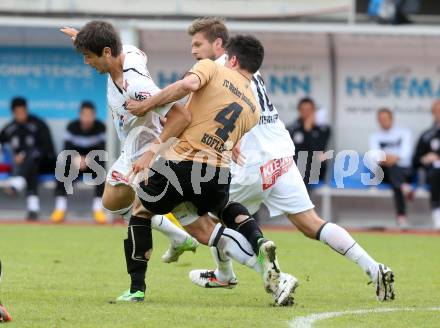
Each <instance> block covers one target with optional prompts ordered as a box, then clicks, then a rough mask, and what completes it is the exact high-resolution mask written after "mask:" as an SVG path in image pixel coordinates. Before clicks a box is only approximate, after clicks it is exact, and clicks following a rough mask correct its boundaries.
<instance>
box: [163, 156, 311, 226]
mask: <svg viewBox="0 0 440 328" xmlns="http://www.w3.org/2000/svg"><path fill="white" fill-rule="evenodd" d="M231 173H232V181H231V186H230V188H229V200H231V201H235V202H239V203H241V204H242V205H243V206H244V207H246V208H247V209H248V211H249V213H251V214H254V213H255V212H257V211H258V209H259V208H260V205H261V203H264V204H265V205H266V206H267V208H268V209H269V213H270V216H271V217H273V216H277V215H282V214H286V215H287V214H296V213H300V212H304V211H307V210H310V209H312V208H314V207H315V206H314V205H313V203H312V201H311V200H310V197H309V194H308V192H307V189H306V186H305V185H304V181H303V178H302V177H301V174H300V173H299V170H298V168H297V166H296V164H295V162H294V161H293V158H292V157H287V158H283V159H276V160H271V161H269V162H267V163H263V164H262V163H259V164H256V165H253V166H247V167H239V166H234V167H233V169H232V172H231ZM172 213H173V214H174V216H175V217H176V218H177V219H178V220H179V221H180V223H181V224H182V225H183V226H185V225H188V224H191V223H193V222H194V221H196V220H197V218H198V215H197V211H196V210H195V207H194V206H193V205H192V204H188V203H184V204H182V205H181V206H178V207H177V208H176V209H174V210H173V212H172Z"/></svg>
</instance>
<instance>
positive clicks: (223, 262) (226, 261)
mask: <svg viewBox="0 0 440 328" xmlns="http://www.w3.org/2000/svg"><path fill="white" fill-rule="evenodd" d="M210 249H211V254H212V257H213V258H214V261H215V263H216V264H217V269H215V271H214V273H215V276H216V277H217V279H218V280H219V281H221V282H228V281H229V280H231V279H232V278H235V273H234V269H233V268H232V261H231V258H230V257H229V256H227V255H226V254H224V253H223V252H222V251H221V250H219V249H218V248H217V247H210Z"/></svg>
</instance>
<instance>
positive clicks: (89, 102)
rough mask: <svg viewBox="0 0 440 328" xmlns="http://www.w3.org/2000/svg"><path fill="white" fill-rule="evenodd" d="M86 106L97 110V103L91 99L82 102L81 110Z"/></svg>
mask: <svg viewBox="0 0 440 328" xmlns="http://www.w3.org/2000/svg"><path fill="white" fill-rule="evenodd" d="M84 108H88V109H91V110H92V111H94V112H96V107H95V104H94V103H93V102H91V101H89V100H85V101H83V102H82V103H81V107H80V111H82V110H83V109H84Z"/></svg>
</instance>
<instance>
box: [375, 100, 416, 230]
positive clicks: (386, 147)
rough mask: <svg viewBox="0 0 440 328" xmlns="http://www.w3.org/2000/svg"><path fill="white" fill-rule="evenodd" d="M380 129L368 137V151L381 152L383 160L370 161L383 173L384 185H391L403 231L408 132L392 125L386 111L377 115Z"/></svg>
mask: <svg viewBox="0 0 440 328" xmlns="http://www.w3.org/2000/svg"><path fill="white" fill-rule="evenodd" d="M377 121H378V123H379V126H380V130H379V131H377V132H375V133H373V134H372V135H371V136H370V150H376V151H383V152H384V153H385V159H383V160H380V159H379V158H380V157H379V155H378V154H375V155H373V157H374V158H372V159H373V160H374V161H375V162H377V163H378V164H379V165H380V167H381V168H382V170H383V172H384V180H383V181H384V182H387V183H389V184H390V185H391V188H392V189H393V194H394V204H395V207H396V219H397V224H398V225H399V226H400V227H401V228H404V227H406V225H407V221H406V204H405V196H406V197H407V198H409V199H412V197H413V194H414V192H413V189H412V187H411V185H410V184H409V183H408V181H410V179H411V172H412V171H411V157H412V137H411V132H410V131H409V130H408V129H404V128H400V127H396V126H394V124H393V123H394V122H393V113H392V112H391V110H390V109H388V108H381V109H379V111H378V112H377Z"/></svg>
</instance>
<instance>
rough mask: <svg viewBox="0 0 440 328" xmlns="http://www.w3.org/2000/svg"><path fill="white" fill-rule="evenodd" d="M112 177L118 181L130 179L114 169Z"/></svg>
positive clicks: (126, 181)
mask: <svg viewBox="0 0 440 328" xmlns="http://www.w3.org/2000/svg"><path fill="white" fill-rule="evenodd" d="M112 179H113V180H116V181H120V182H125V183H128V180H127V179H126V178H125V176H124V175H123V174H122V173H121V172H118V171H112Z"/></svg>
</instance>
